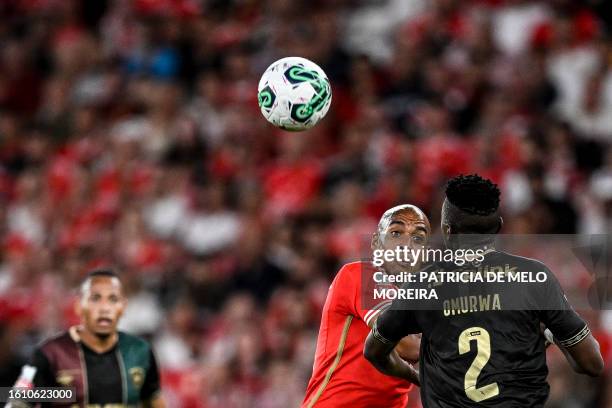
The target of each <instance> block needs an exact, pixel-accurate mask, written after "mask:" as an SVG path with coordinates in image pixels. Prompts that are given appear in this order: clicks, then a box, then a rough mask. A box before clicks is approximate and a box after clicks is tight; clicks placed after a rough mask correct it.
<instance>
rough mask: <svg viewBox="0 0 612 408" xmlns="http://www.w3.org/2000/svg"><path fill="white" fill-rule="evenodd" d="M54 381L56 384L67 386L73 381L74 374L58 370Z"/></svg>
mask: <svg viewBox="0 0 612 408" xmlns="http://www.w3.org/2000/svg"><path fill="white" fill-rule="evenodd" d="M55 381H57V383H58V384H60V385H63V386H64V387H67V386H69V385H70V384H72V382H73V381H74V376H73V375H72V374H70V371H65V370H64V371H59V372H58V375H57V378H56V379H55Z"/></svg>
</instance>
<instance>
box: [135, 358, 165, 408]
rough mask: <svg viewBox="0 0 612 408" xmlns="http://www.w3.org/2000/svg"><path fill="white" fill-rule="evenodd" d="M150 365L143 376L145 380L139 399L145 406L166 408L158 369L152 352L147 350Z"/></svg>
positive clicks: (148, 407)
mask: <svg viewBox="0 0 612 408" xmlns="http://www.w3.org/2000/svg"><path fill="white" fill-rule="evenodd" d="M149 358H150V361H151V363H150V365H149V369H148V370H147V374H146V376H145V381H144V383H143V384H142V389H141V390H140V399H141V401H142V404H143V406H144V407H146V408H166V403H165V402H164V399H163V398H162V395H161V388H160V385H159V383H160V382H159V370H158V369H157V360H156V359H155V355H154V354H153V352H152V351H151V352H149Z"/></svg>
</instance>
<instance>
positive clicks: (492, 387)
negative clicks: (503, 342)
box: [459, 327, 499, 402]
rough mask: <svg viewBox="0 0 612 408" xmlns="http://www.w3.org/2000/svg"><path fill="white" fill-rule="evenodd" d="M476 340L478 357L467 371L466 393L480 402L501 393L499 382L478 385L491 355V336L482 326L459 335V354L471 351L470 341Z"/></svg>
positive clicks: (471, 328)
mask: <svg viewBox="0 0 612 408" xmlns="http://www.w3.org/2000/svg"><path fill="white" fill-rule="evenodd" d="M472 340H476V350H477V352H478V354H476V358H475V359H474V361H472V365H471V366H470V368H468V370H467V372H466V373H465V382H464V387H465V394H466V395H467V396H468V398H469V399H471V400H472V401H476V402H480V401H484V400H486V399H489V398H493V397H494V396H496V395H498V394H499V387H498V386H497V383H492V384H488V385H485V386H482V387H476V383H477V381H478V376H479V375H480V372H481V371H482V369H483V367H484V366H485V365H486V364H487V362H488V361H489V357H491V336H489V332H488V331H486V330H485V329H483V328H482V327H470V328H469V329H465V330H464V331H463V332H462V333H461V334H460V335H459V354H465V353H467V352H468V351H470V343H471V341H472Z"/></svg>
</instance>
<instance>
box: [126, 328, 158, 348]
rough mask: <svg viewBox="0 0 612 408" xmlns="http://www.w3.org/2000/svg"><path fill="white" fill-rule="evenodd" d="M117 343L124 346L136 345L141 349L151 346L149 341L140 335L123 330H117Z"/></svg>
mask: <svg viewBox="0 0 612 408" xmlns="http://www.w3.org/2000/svg"><path fill="white" fill-rule="evenodd" d="M119 343H120V346H126V347H138V348H143V349H149V348H150V347H151V345H150V344H149V342H148V341H147V340H145V339H143V338H142V337H140V336H136V335H133V334H129V333H126V332H123V331H119Z"/></svg>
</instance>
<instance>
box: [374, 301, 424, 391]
mask: <svg viewBox="0 0 612 408" xmlns="http://www.w3.org/2000/svg"><path fill="white" fill-rule="evenodd" d="M408 314H410V312H409V311H397V310H391V309H389V310H386V311H384V312H383V313H382V314H381V315H380V316H379V317H378V319H377V320H376V322H375V323H374V327H373V328H372V331H371V332H370V334H369V335H368V337H367V339H366V342H365V346H364V349H363V355H364V357H365V358H366V359H367V360H368V361H369V362H370V363H372V365H374V367H376V368H377V369H378V371H380V372H382V373H383V374H386V375H390V376H393V377H399V378H402V379H404V380H407V381H410V382H412V383H414V384H417V385H418V384H419V373H418V371H417V370H416V369H415V368H414V367H413V366H412V365H411V364H409V363H408V362H406V361H405V360H404V359H402V358H401V357H400V355H399V354H398V352H397V350H396V346H397V344H398V343H399V342H400V340H401V339H402V338H404V337H406V336H407V335H408V334H412V333H411V331H410V328H411V326H410V325H409V324H404V323H407V322H405V321H404V319H403V317H404V316H406V315H408ZM415 331H419V330H415Z"/></svg>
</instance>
